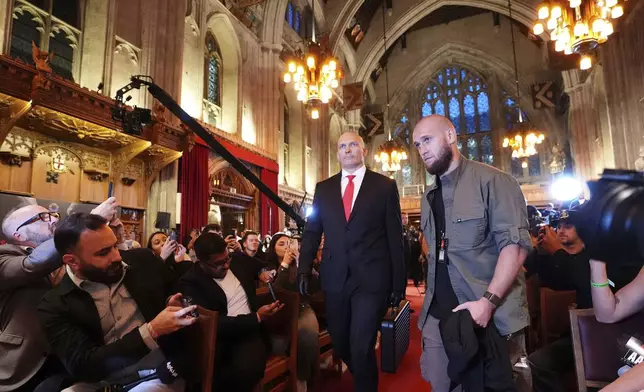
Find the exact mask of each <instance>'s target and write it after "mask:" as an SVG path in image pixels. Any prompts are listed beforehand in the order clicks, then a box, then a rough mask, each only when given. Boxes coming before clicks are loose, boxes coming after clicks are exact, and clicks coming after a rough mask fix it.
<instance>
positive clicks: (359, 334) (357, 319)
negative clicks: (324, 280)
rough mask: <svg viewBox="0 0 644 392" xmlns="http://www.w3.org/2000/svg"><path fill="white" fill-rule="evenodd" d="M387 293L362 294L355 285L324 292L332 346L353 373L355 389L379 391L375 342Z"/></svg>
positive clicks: (357, 390) (383, 313)
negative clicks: (338, 291) (342, 289)
mask: <svg viewBox="0 0 644 392" xmlns="http://www.w3.org/2000/svg"><path fill="white" fill-rule="evenodd" d="M345 287H346V288H348V287H350V286H349V285H347V286H345ZM389 294H390V293H389V292H376V293H365V292H361V291H360V290H359V289H355V288H354V289H347V290H345V291H343V292H340V293H332V292H325V296H326V297H325V298H326V318H327V326H328V330H329V334H330V335H331V340H332V341H333V349H334V350H335V352H336V353H337V354H338V355H339V356H340V358H341V359H342V361H344V363H346V364H347V367H348V368H349V371H351V373H352V374H353V383H354V390H355V391H356V392H377V391H378V363H377V361H376V351H375V345H376V338H377V336H378V330H379V329H380V324H381V323H382V318H383V317H384V315H385V313H386V311H387V306H388V298H389Z"/></svg>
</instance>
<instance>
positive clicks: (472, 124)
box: [463, 94, 476, 133]
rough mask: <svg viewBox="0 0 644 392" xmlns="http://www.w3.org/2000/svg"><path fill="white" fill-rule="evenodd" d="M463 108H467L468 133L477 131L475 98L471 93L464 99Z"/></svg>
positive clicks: (466, 123)
mask: <svg viewBox="0 0 644 392" xmlns="http://www.w3.org/2000/svg"><path fill="white" fill-rule="evenodd" d="M463 109H464V110H465V129H466V131H467V133H474V132H476V114H475V109H474V98H472V96H471V95H470V94H467V95H466V96H465V99H463Z"/></svg>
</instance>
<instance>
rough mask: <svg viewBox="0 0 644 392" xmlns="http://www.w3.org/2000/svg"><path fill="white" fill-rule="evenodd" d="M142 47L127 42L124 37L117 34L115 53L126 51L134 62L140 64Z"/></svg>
mask: <svg viewBox="0 0 644 392" xmlns="http://www.w3.org/2000/svg"><path fill="white" fill-rule="evenodd" d="M140 52H141V49H139V48H137V47H136V46H134V45H132V44H131V43H129V42H127V41H126V40H124V39H123V38H121V37H119V36H118V35H117V36H116V45H115V46H114V54H120V53H125V54H127V55H128V57H129V58H130V61H132V64H134V65H139V53H140Z"/></svg>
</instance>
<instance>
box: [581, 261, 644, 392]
mask: <svg viewBox="0 0 644 392" xmlns="http://www.w3.org/2000/svg"><path fill="white" fill-rule="evenodd" d="M634 264H635V265H636V264H639V263H634ZM606 267H607V265H606V264H604V262H602V261H598V260H592V259H591V260H590V274H591V282H592V284H591V286H592V287H591V292H592V296H593V305H594V310H595V317H596V318H597V321H599V322H601V323H607V324H612V323H616V322H619V321H622V320H624V319H625V318H628V317H630V316H632V315H634V314H635V313H638V312H641V311H643V310H644V268H641V270H640V271H639V273H638V274H637V276H636V277H635V279H634V280H633V281H632V282H630V283H628V284H627V285H626V286H624V287H623V288H622V289H621V290H619V291H617V293H615V294H613V291H612V290H611V286H610V282H609V278H610V279H611V280H612V277H611V276H610V267H611V265H610V264H609V265H608V267H609V272H608V274H607V273H606ZM641 390H644V363H640V364H639V365H637V366H635V367H634V368H633V369H631V370H629V371H628V372H626V373H625V374H623V375H622V376H620V377H619V378H618V379H617V380H616V381H614V382H613V383H611V384H610V385H608V386H607V387H605V388H603V389H602V390H601V391H602V392H638V391H641Z"/></svg>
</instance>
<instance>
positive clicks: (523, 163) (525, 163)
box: [521, 161, 528, 169]
mask: <svg viewBox="0 0 644 392" xmlns="http://www.w3.org/2000/svg"><path fill="white" fill-rule="evenodd" d="M521 167H522V168H524V169H527V168H528V162H526V161H523V162H521Z"/></svg>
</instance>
